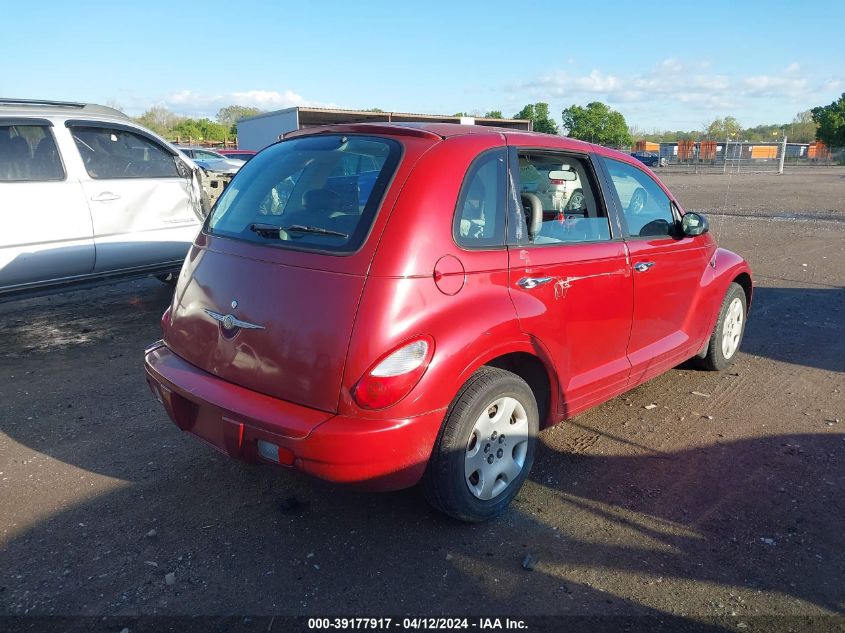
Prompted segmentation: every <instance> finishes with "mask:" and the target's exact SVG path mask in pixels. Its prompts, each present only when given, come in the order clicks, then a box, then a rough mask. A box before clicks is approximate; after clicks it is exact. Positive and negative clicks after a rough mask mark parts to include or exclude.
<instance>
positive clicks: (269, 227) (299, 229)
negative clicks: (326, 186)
mask: <svg viewBox="0 0 845 633" xmlns="http://www.w3.org/2000/svg"><path fill="white" fill-rule="evenodd" d="M249 230H250V231H252V232H254V233H258V234H259V235H263V236H264V237H276V238H278V237H279V231H287V232H288V233H314V234H316V235H333V236H336V237H342V238H344V239H347V238H349V234H348V233H341V232H340V231H332V230H331V229H324V228H322V227H319V226H305V225H303V224H291V225H290V226H276V225H275V224H261V223H260V222H256V223H254V224H250V225H249Z"/></svg>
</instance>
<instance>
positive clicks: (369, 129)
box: [283, 121, 634, 163]
mask: <svg viewBox="0 0 845 633" xmlns="http://www.w3.org/2000/svg"><path fill="white" fill-rule="evenodd" d="M332 133H336V134H355V133H358V134H373V135H389V136H416V137H425V138H429V139H431V140H433V141H439V140H445V139H448V138H453V137H456V136H466V135H470V134H473V135H495V136H498V137H499V138H504V139H505V140H506V142H507V144H508V145H518V146H523V147H535V148H537V149H563V150H571V151H580V152H595V153H597V154H602V155H604V156H609V157H612V158H617V159H620V160H625V161H626V162H631V163H633V162H634V161H633V159H632V157H631V156H630V155H628V154H625V153H623V152H620V151H617V150H615V149H610V148H607V147H604V146H602V145H594V144H593V143H588V142H586V141H580V140H578V139H574V138H569V137H567V136H557V135H554V134H543V133H540V132H529V131H528V130H514V129H513V128H500V127H494V126H490V125H463V124H460V123H429V122H425V121H420V122H417V121H413V122H403V123H337V124H332V125H318V126H314V127H307V128H303V129H301V130H294V131H292V132H288V133H287V134H285V135H284V136H283V139H285V140H287V139H290V138H298V137H302V136H311V135H315V134H332Z"/></svg>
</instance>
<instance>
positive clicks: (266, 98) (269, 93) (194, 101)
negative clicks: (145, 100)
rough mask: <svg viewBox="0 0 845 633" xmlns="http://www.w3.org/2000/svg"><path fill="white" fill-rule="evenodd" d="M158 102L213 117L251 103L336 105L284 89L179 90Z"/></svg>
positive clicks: (266, 106) (265, 105)
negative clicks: (237, 106)
mask: <svg viewBox="0 0 845 633" xmlns="http://www.w3.org/2000/svg"><path fill="white" fill-rule="evenodd" d="M156 105H159V106H163V107H165V108H168V109H170V110H173V111H174V112H177V113H178V114H184V115H188V116H214V115H215V114H217V111H218V110H219V109H220V108H223V107H225V106H230V105H242V106H252V107H255V108H260V109H262V110H281V109H283V108H290V107H293V106H309V105H310V106H323V107H333V105H332V104H323V103H318V102H316V101H311V100H308V99H306V98H305V97H303V96H302V95H300V94H298V93H296V92H294V91H292V90H285V91H283V92H278V91H276V90H246V91H240V92H238V91H236V92H228V93H225V94H217V95H208V94H201V93H196V92H193V91H191V90H180V91H179V92H175V93H172V94H170V95H167V96H166V97H164V98H163V99H161V100H160V101H159V102H158V103H157V104H156Z"/></svg>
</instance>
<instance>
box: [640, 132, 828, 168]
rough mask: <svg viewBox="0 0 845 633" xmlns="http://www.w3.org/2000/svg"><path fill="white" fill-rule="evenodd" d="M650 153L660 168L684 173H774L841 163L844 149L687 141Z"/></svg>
mask: <svg viewBox="0 0 845 633" xmlns="http://www.w3.org/2000/svg"><path fill="white" fill-rule="evenodd" d="M655 145H656V144H655ZM654 149H656V148H652V152H653V153H656V154H658V155H659V157H660V166H661V167H664V168H667V169H670V170H674V171H681V172H687V173H698V172H701V173H717V174H718V173H722V174H727V173H766V172H770V173H778V172H781V171H783V169H784V168H785V167H789V168H793V167H825V166H832V165H841V164H843V161H845V149H843V148H828V147H826V146H824V145H823V144H821V143H788V142H784V141H780V142H777V143H773V142H769V143H766V142H747V141H712V140H699V141H693V140H689V141H677V142H673V143H660V144H659V151H654Z"/></svg>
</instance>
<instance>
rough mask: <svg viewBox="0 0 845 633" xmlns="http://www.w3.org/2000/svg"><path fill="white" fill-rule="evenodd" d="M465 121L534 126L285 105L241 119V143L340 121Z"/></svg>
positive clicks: (509, 124) (263, 142) (251, 145)
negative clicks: (286, 106)
mask: <svg viewBox="0 0 845 633" xmlns="http://www.w3.org/2000/svg"><path fill="white" fill-rule="evenodd" d="M412 121H425V122H428V123H462V124H464V125H491V126H495V127H506V128H513V129H517V130H530V129H531V121H529V120H527V119H489V118H485V117H460V116H439V115H433V114H411V113H408V112H370V111H361V110H335V109H329V108H303V107H295V108H285V109H284V110H276V111H275V112H264V113H262V114H259V115H256V116H253V117H249V118H247V119H241V120H240V121H238V147H239V148H240V149H251V150H256V151H257V150H260V149H264V148H265V147H267V146H268V145H270V144H272V143H275V142H276V141H278V140H279V137H280V136H282V135H283V134H287V133H288V132H292V131H294V130H300V129H302V128H305V127H313V126H315V125H331V124H338V123H384V122H394V123H409V122H412Z"/></svg>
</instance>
